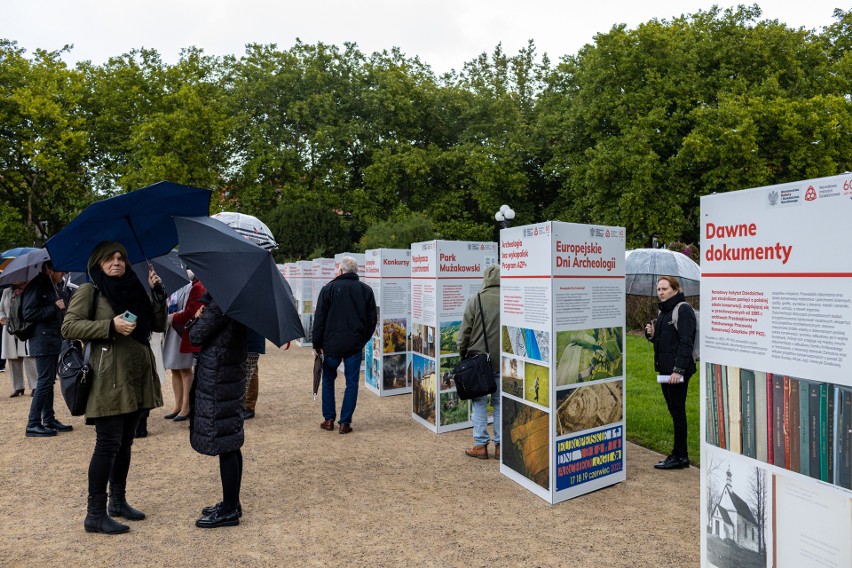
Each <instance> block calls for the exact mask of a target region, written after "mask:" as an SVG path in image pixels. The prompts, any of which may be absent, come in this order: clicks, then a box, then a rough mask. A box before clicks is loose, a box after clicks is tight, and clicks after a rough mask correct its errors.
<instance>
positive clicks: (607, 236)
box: [604, 229, 609, 238]
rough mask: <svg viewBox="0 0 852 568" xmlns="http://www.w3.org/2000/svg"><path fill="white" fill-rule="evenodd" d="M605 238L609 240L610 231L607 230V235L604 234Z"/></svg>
mask: <svg viewBox="0 0 852 568" xmlns="http://www.w3.org/2000/svg"><path fill="white" fill-rule="evenodd" d="M604 236H605V237H606V238H609V229H607V230H606V233H604Z"/></svg>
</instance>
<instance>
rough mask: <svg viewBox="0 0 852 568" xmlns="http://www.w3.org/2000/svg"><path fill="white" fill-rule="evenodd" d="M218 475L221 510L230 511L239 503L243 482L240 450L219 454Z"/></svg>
mask: <svg viewBox="0 0 852 568" xmlns="http://www.w3.org/2000/svg"><path fill="white" fill-rule="evenodd" d="M219 475H220V476H221V478H222V512H223V513H230V512H231V511H233V510H234V509H236V508H237V505H239V504H240V486H241V485H242V483H243V453H242V452H241V451H240V450H234V451H232V452H225V453H224V454H219Z"/></svg>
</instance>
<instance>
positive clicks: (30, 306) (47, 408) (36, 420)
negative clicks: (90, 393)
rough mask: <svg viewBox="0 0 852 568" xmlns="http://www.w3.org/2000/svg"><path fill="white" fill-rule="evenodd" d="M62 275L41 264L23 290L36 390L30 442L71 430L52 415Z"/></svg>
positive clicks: (62, 299) (63, 299)
mask: <svg viewBox="0 0 852 568" xmlns="http://www.w3.org/2000/svg"><path fill="white" fill-rule="evenodd" d="M63 276H65V273H64V272H55V271H54V270H53V265H52V264H51V263H50V261H47V262H45V263H44V266H42V269H41V273H40V274H39V275H38V276H36V277H35V278H33V279H32V281H31V282H30V283H29V284H27V287H26V288H25V289H24V293H23V296H22V297H21V300H22V302H23V312H24V320H26V321H28V322H32V323H33V335H32V337H30V339H29V341H28V342H27V345H28V348H29V352H30V356H31V357H33V358H35V363H36V372H37V373H38V378H37V380H36V388H35V391H33V401H32V404H31V405H30V416H29V419H28V420H27V431H26V434H27V436H28V437H30V438H42V437H45V436H56V433H57V432H69V431H71V430H72V429H73V427H72V426H69V425H66V424H63V423H62V422H60V421H59V420H57V419H56V414H55V413H54V412H53V384H54V383H55V382H56V367H57V364H58V363H59V352H60V351H61V349H62V335H61V334H60V332H59V330H60V328H61V327H62V317H63V316H64V314H65V309H66V303H67V301H68V294H67V292H66V291H65V289H64V288H62V289H60V288H59V283H60V282H61V281H62V277H63Z"/></svg>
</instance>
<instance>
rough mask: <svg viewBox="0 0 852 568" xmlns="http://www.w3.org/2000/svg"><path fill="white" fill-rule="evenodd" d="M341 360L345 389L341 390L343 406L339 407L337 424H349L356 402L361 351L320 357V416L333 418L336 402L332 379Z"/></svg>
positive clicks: (335, 375)
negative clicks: (344, 355)
mask: <svg viewBox="0 0 852 568" xmlns="http://www.w3.org/2000/svg"><path fill="white" fill-rule="evenodd" d="M341 361H343V376H344V377H346V390H345V391H344V392H343V406H342V407H341V408H340V420H338V424H351V423H352V414H353V413H354V412H355V404H356V403H357V402H358V376H359V375H360V373H361V352H360V351H359V352H358V353H355V354H354V355H349V356H348V357H336V356H334V355H324V356H323V359H322V417H323V418H324V419H326V420H334V417H335V416H336V412H335V410H336V408H337V406H336V404H335V401H334V379H336V378H337V368H338V367H339V366H340V362H341Z"/></svg>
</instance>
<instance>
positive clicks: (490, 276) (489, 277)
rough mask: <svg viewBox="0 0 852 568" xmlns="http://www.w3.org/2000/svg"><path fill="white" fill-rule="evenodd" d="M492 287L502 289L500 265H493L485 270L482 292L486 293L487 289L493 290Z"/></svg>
mask: <svg viewBox="0 0 852 568" xmlns="http://www.w3.org/2000/svg"><path fill="white" fill-rule="evenodd" d="M492 286H497V287H498V288H499V287H500V265H498V264H492V265H491V266H489V267H488V268H486V269H485V274H484V275H483V277H482V288H481V289H480V291H484V290H485V289H486V288H491V287H492Z"/></svg>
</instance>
